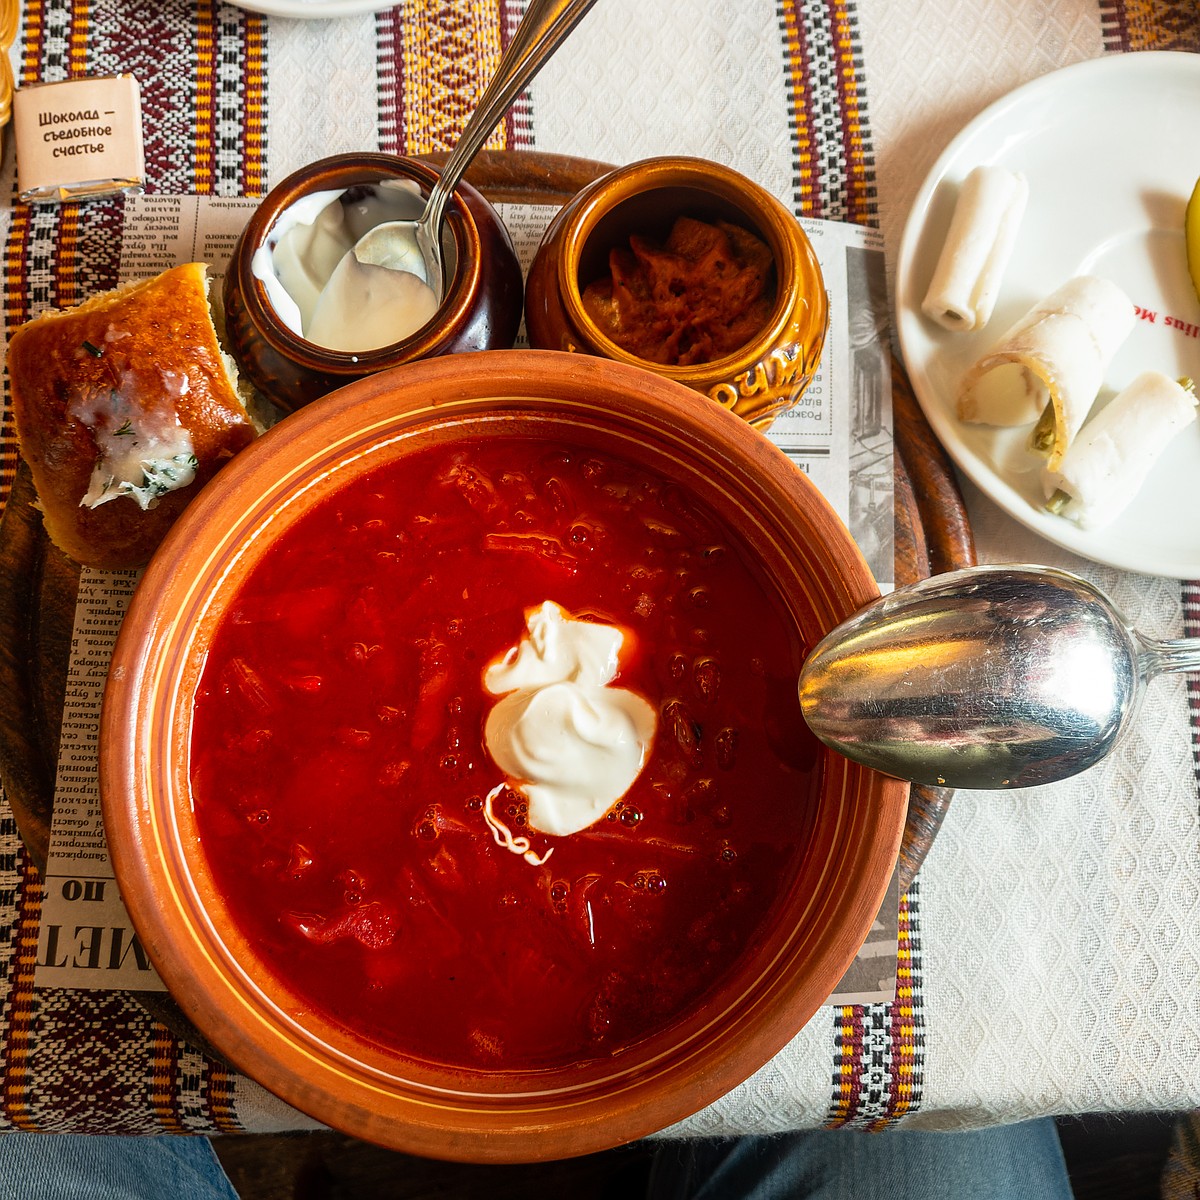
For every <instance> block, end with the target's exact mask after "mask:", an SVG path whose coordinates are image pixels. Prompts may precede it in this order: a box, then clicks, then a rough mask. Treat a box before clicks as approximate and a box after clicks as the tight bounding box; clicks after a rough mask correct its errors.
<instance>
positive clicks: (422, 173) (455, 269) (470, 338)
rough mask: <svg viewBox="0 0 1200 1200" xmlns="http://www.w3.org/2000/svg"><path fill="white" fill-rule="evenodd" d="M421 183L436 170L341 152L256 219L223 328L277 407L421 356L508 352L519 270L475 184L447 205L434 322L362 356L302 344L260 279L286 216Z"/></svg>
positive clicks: (296, 178)
mask: <svg viewBox="0 0 1200 1200" xmlns="http://www.w3.org/2000/svg"><path fill="white" fill-rule="evenodd" d="M386 179H411V180H415V181H416V183H417V184H418V186H419V187H420V189H421V192H422V193H423V194H426V195H427V194H428V192H429V189H430V188H431V187H432V186H433V184H434V181H435V180H436V179H437V171H436V170H435V169H434V168H433V167H430V166H427V165H426V164H424V163H421V162H417V161H415V160H413V159H407V158H399V157H396V156H395V155H390V154H373V153H361V154H359V153H355V154H340V155H335V156H334V157H332V158H325V159H321V160H320V161H319V162H315V163H312V164H310V165H309V166H306V167H302V168H301V169H300V170H299V171H296V172H294V173H293V174H292V175H289V176H288V177H287V178H286V179H285V180H283V182H282V183H280V184H279V185H278V187H276V188H274V189H273V190H272V191H271V192H270V194H269V195H267V197H266V198H265V199H264V200H263V202H262V204H260V205H259V207H258V209H257V211H256V212H255V214H254V216H253V217H251V218H250V221H249V223H248V224H247V226H246V228H245V230H244V231H243V232H242V235H241V237H240V238H239V239H238V243H237V246H236V247H235V249H234V253H233V259H232V261H231V262H230V265H229V270H228V272H227V273H226V275H225V290H224V309H225V326H226V329H225V334H226V340H227V344H228V347H229V349H230V351H231V353H232V354H233V356H234V358H235V359H236V360H237V363H238V367H239V368H240V369H241V371H242V373H243V374H244V375H245V376H246V377H247V378H248V379H249V380H250V381H251V382H252V383H253V384H254V386H255V387H256V388H258V390H259V391H261V392H262V393H263V394H264V395H265V396H267V397H268V398H269V399H270V400H272V401H273V402H274V403H275V404H277V405H278V406H279V407H280V408H283V409H286V410H288V411H293V410H295V409H297V408H300V407H302V406H303V405H305V404H307V403H309V402H310V401H312V400H315V399H317V397H319V396H323V395H325V394H326V393H327V392H331V391H333V390H334V389H336V388H339V387H341V386H342V385H343V384H347V383H353V382H354V381H355V380H357V379H362V378H364V377H365V376H367V375H374V374H375V373H376V372H378V371H383V370H386V369H387V368H389V367H396V366H400V365H401V364H403V363H410V362H415V361H417V360H418V359H425V358H436V357H438V356H439V355H443V354H458V353H461V352H463V351H469V350H501V349H508V348H510V347H511V346H512V344H513V342H514V341H515V340H516V336H517V330H518V328H519V327H520V322H521V298H522V297H521V266H520V263H519V262H518V261H517V256H516V253H515V251H514V250H513V246H512V240H511V239H510V238H509V236H508V231H507V230H506V229H505V227H504V224H503V222H502V221H501V220H500V217H499V215H498V214H497V213H496V210H495V209H494V208H493V207H492V205H491V204H490V203H489V202H488V201H487V200H486V199H485V198H484V197H483V196H482V195H481V194H480V193H479V192H478V191H477V190H476V189H475V188H473V187H471V185H470V184H468V183H460V184H459V185H458V187H457V188H456V189H455V193H454V196H453V198H452V199H451V201H450V204H449V205H448V207H447V209H446V225H445V229H444V232H443V240H444V242H445V243H446V245H447V246H448V248H449V249H450V250H451V252H452V253H451V257H452V260H453V261H452V262H448V263H447V272H446V280H447V282H446V296H445V299H444V300H443V302H442V304H441V305H440V306H439V308H438V311H437V313H436V315H435V316H434V318H433V320H432V321H430V322H429V323H428V324H427V325H425V326H423V327H422V328H421V329H419V330H417V332H416V333H414V334H413V335H412V336H411V337H407V338H404V339H403V340H402V341H398V342H396V343H394V344H393V345H390V346H384V347H381V348H380V349H377V350H368V351H362V352H359V353H356V354H351V353H347V352H344V351H340V350H328V349H326V348H325V347H323V346H318V345H316V344H314V343H313V342H310V341H307V340H305V339H304V338H303V337H301V336H300V335H299V334H297V333H295V332H293V331H292V330H291V329H289V328H288V327H287V325H286V324H285V322H284V321H283V320H281V318H280V317H279V315H278V314H277V313H276V311H275V309H274V308H273V307H272V305H271V302H270V300H269V299H268V296H267V291H266V288H265V286H264V284H263V282H262V280H261V279H259V278H257V277H256V276H255V273H254V270H253V266H252V263H253V259H254V255H255V252H256V251H257V250H258V249H259V247H261V246H262V245H263V244H264V243H265V242H266V240H267V238H268V236H269V235H270V233H271V230H272V228H273V227H274V226H275V223H276V222H277V221H278V220H279V218H280V216H281V215H282V214H283V213H284V212H285V211H286V210H287V209H288V208H289V207H291V206H292V205H293V204H295V203H296V202H297V201H298V200H300V199H302V198H303V197H305V196H307V195H309V194H311V193H313V192H322V191H331V190H334V189H338V188H349V187H354V186H355V185H362V184H374V183H378V182H380V181H381V180H386Z"/></svg>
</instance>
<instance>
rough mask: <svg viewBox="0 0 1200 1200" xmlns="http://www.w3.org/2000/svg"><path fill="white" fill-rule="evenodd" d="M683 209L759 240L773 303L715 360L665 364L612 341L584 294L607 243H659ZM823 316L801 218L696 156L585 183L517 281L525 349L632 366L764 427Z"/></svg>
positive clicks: (792, 398)
mask: <svg viewBox="0 0 1200 1200" xmlns="http://www.w3.org/2000/svg"><path fill="white" fill-rule="evenodd" d="M680 216H689V217H694V218H696V219H697V220H700V221H705V222H713V221H718V220H720V221H726V222H729V223H731V224H733V225H736V226H739V227H741V228H743V229H745V230H747V231H749V232H750V233H752V234H755V235H756V236H757V237H758V238H759V239H761V240H762V241H763V242H765V243H766V245H767V246H768V247H769V248H770V251H771V255H772V257H773V260H774V289H775V291H774V303H773V305H771V307H770V309H769V313H768V315H767V316H766V318H765V320H763V322H762V325H761V327H760V328H758V329H757V330H756V332H755V333H754V334H753V335H752V336H751V337H750V338H749V340H748V341H746V342H745V344H744V345H742V346H740V347H738V348H737V349H734V350H732V351H730V352H729V353H726V354H724V355H722V356H721V357H718V358H713V359H712V360H711V361H706V362H697V363H692V364H689V365H664V364H660V363H655V362H648V361H646V360H645V359H643V358H638V357H637V356H635V355H634V354H632V353H630V352H628V351H627V350H625V349H623V348H622V347H621V346H619V345H618V344H617V343H616V342H615V341H613V340H612V338H610V337H609V336H608V334H607V333H606V332H605V331H604V330H603V329H602V328H601V327H600V326H599V325H598V324H597V322H596V320H595V319H594V318H593V316H592V314H591V313H590V312H589V310H588V308H587V306H586V305H585V302H584V292H585V290H586V289H587V287H588V285H589V284H591V283H593V281H595V280H597V279H599V278H601V277H603V276H605V275H606V274H607V273H608V271H609V254H610V252H611V251H612V250H614V249H615V248H620V249H623V250H628V248H629V239H630V236H631V235H636V236H640V237H643V238H649V239H652V240H654V241H657V242H659V243H662V242H665V240H666V238H667V236H668V234H669V233H670V230H671V226H672V224H673V222H674V221H675V219H676V218H677V217H680ZM827 322H828V302H827V298H826V294H825V284H824V280H823V279H822V277H821V268H820V264H819V263H818V262H817V257H816V255H815V254H814V253H813V249H812V246H811V244H810V243H809V240H808V237H807V235H806V234H805V232H804V230H803V228H801V226H800V223H799V222H798V221H797V220H796V218H795V217H794V216H792V214H791V213H790V212H788V210H787V209H786V208H784V206H783V205H782V204H780V203H779V201H778V200H776V199H775V197H774V196H772V195H771V194H770V193H769V192H768V191H766V189H765V188H763V187H761V186H759V185H758V184H757V183H754V182H753V181H752V180H750V179H747V178H746V177H745V176H744V175H741V174H739V173H738V172H737V171H734V170H732V169H731V168H729V167H726V166H723V165H721V164H720V163H714V162H709V161H707V160H705V159H699V158H651V159H646V160H644V161H642V162H635V163H630V164H629V165H628V166H625V167H621V168H620V169H618V170H616V171H613V172H611V173H610V174H608V175H605V176H604V177H602V178H601V179H598V180H596V182H595V183H593V184H591V185H589V186H588V187H585V188H584V189H583V190H581V191H580V192H579V193H578V194H577V195H576V196H575V197H574V198H573V199H572V200H570V201H569V202H568V203H567V204H566V205H565V206H564V207H563V208H562V209H561V210H560V211H559V213H558V214H557V215H556V216H555V218H554V220H553V221H552V222H551V223H550V225H549V227H548V228H547V230H546V233H545V235H544V237H543V239H542V243H541V245H540V247H539V248H538V252H537V255H536V257H535V258H534V261H533V264H532V266H531V268H530V271H529V278H528V280H527V282H526V288H525V323H526V327H527V329H528V332H529V341H530V345H532V346H536V347H540V348H542V349H547V350H571V351H580V352H583V353H587V354H598V355H602V356H604V357H606V358H611V359H613V360H614V361H616V362H627V363H635V364H637V365H639V366H642V367H644V368H645V369H646V370H650V371H653V372H655V373H656V374H658V375H662V376H664V377H666V378H670V379H675V380H678V381H679V382H680V383H683V384H686V385H687V386H688V387H690V388H693V389H694V390H696V391H698V392H701V393H703V394H704V395H706V396H708V397H710V398H711V399H712V400H715V401H716V402H717V403H718V404H720V405H721V406H722V407H723V408H728V409H731V410H732V411H734V412H736V413H737V414H738V415H739V416H741V417H745V418H746V419H747V420H748V421H750V423H751V424H753V425H756V426H758V427H759V428H763V429H765V428H766V427H767V426H769V425H770V424H771V422H772V421H773V420H774V419H775V417H777V416H778V415H779V414H780V413H781V412H784V411H785V410H786V409H788V408H791V407H792V406H793V405H795V404H796V403H797V402H798V401H799V399H800V397H801V396H802V395H803V394H804V390H805V388H807V387H808V385H809V383H810V382H811V380H812V377H813V373H814V372H815V371H816V369H817V365H818V363H819V361H820V358H821V349H822V347H823V345H824V341H825V329H826V325H827Z"/></svg>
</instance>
